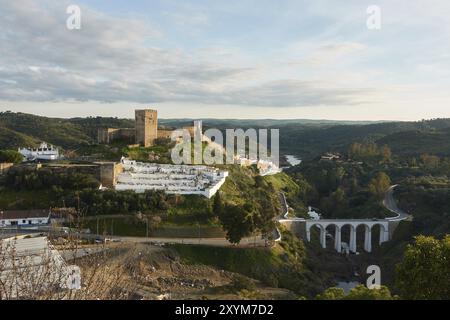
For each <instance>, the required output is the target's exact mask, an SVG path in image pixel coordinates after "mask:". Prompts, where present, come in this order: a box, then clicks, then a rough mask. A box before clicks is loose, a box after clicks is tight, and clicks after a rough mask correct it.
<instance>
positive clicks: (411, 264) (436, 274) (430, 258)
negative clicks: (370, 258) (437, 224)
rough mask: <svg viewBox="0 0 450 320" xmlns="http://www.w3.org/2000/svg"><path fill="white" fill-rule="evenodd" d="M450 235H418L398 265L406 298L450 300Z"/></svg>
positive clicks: (401, 288) (402, 290)
mask: <svg viewBox="0 0 450 320" xmlns="http://www.w3.org/2000/svg"><path fill="white" fill-rule="evenodd" d="M449 261H450V235H447V236H445V237H444V238H443V239H442V240H438V239H435V238H433V237H425V236H418V237H416V239H415V242H414V244H411V245H408V247H407V249H406V251H405V254H404V258H403V261H402V262H401V263H400V264H398V266H397V277H396V285H397V287H398V288H399V291H400V295H401V297H402V298H405V299H419V300H423V299H432V300H436V299H439V300H441V299H442V300H448V299H450V263H449Z"/></svg>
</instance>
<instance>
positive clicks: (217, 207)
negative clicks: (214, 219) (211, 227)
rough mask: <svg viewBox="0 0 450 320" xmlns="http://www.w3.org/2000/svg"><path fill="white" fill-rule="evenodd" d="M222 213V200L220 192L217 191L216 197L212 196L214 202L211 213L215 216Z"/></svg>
mask: <svg viewBox="0 0 450 320" xmlns="http://www.w3.org/2000/svg"><path fill="white" fill-rule="evenodd" d="M222 211H223V203H222V198H221V196H220V191H217V193H216V195H215V196H214V202H213V212H214V214H215V215H216V216H220V215H221V214H222Z"/></svg>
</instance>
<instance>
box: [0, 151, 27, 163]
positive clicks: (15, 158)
mask: <svg viewBox="0 0 450 320" xmlns="http://www.w3.org/2000/svg"><path fill="white" fill-rule="evenodd" d="M22 160H23V156H22V155H21V154H20V153H19V152H17V151H14V150H0V162H9V163H20V162H22Z"/></svg>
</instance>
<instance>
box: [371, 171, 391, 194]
mask: <svg viewBox="0 0 450 320" xmlns="http://www.w3.org/2000/svg"><path fill="white" fill-rule="evenodd" d="M390 185H391V178H389V176H388V175H387V174H386V173H384V172H379V173H378V174H377V175H376V176H375V177H374V178H373V179H372V180H371V181H370V183H369V191H370V193H371V194H372V195H374V196H375V197H377V198H382V197H383V196H384V194H385V193H386V191H387V190H388V189H389V186H390Z"/></svg>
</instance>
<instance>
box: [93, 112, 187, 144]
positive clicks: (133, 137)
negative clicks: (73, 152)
mask: <svg viewBox="0 0 450 320" xmlns="http://www.w3.org/2000/svg"><path fill="white" fill-rule="evenodd" d="M135 121H136V124H135V127H134V128H99V129H98V132H97V141H98V143H100V144H110V143H112V142H114V141H117V140H123V141H127V142H129V143H135V144H138V145H140V146H143V147H151V146H153V145H154V143H155V140H156V139H161V138H166V139H170V136H171V134H172V132H173V130H174V129H172V128H158V111H157V110H153V109H143V110H135ZM183 129H187V130H189V132H190V133H191V135H193V134H194V127H186V128H183Z"/></svg>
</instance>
